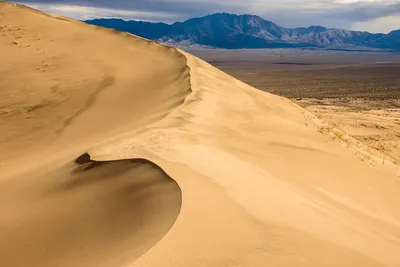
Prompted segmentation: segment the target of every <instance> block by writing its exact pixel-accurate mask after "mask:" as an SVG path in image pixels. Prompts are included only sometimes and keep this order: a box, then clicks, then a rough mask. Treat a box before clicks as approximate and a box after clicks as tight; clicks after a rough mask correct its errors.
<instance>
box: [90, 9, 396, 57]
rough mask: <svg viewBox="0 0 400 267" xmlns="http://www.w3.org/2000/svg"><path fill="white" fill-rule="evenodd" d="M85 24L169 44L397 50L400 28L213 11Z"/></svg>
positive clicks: (232, 47)
mask: <svg viewBox="0 0 400 267" xmlns="http://www.w3.org/2000/svg"><path fill="white" fill-rule="evenodd" d="M86 22H87V23H89V24H94V25H98V26H103V27H108V28H114V29H117V30H121V31H126V32H130V33H133V34H136V35H139V36H142V37H145V38H148V39H151V40H156V41H159V42H163V43H168V44H172V45H185V44H186V45H191V44H198V45H203V46H211V47H217V48H228V49H235V48H275V47H319V48H331V49H357V48H360V47H364V48H373V49H376V48H377V49H390V50H395V51H400V30H398V31H393V32H391V33H389V34H387V35H386V34H372V33H369V32H360V31H349V30H343V29H328V28H325V27H322V26H310V27H307V28H305V27H300V28H295V29H288V28H284V27H280V26H279V25H277V24H275V23H273V22H271V21H268V20H265V19H263V18H261V17H259V16H254V15H233V14H228V13H217V14H213V15H208V16H205V17H201V18H193V19H189V20H187V21H184V22H176V23H174V24H165V23H150V22H142V21H124V20H121V19H95V20H89V21H86Z"/></svg>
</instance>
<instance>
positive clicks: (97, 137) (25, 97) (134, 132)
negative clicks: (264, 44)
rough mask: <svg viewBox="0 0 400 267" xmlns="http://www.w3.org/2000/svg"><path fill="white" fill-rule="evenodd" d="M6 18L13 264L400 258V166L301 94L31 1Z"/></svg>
mask: <svg viewBox="0 0 400 267" xmlns="http://www.w3.org/2000/svg"><path fill="white" fill-rule="evenodd" d="M0 27H1V28H0V59H1V61H0V122H1V128H0V148H1V150H0V151H1V154H0V166H1V167H0V266H1V267H3V266H4V267H13V266H32V267H36V266H38V267H39V266H40V267H54V266H78V267H79V266H99V267H108V266H110V267H111V266H112V267H115V266H132V267H133V266H135V267H137V266H145V267H147V266H149V267H150V266H151V267H153V266H160V267H161V266H194V267H196V266H199V267H204V266H249V267H250V266H251V267H255V266H260V267H264V266H335V267H336V266H349V267H353V266H400V257H399V253H400V206H399V203H400V202H399V201H400V194H399V190H400V181H399V179H398V177H397V175H396V170H395V169H393V166H392V165H390V166H387V165H380V164H376V165H374V167H371V166H370V165H368V164H366V162H363V159H365V157H364V156H365V155H366V153H368V151H367V150H366V149H364V147H362V146H354V145H353V146H351V145H349V143H343V142H338V140H335V139H334V138H332V132H328V131H329V129H325V130H324V131H322V130H321V124H323V122H321V121H318V119H317V118H316V117H315V116H313V115H312V114H311V113H308V112H306V111H305V110H304V109H302V108H300V107H299V106H297V105H295V104H293V103H292V102H291V101H289V100H288V99H285V98H282V97H278V96H275V95H271V94H268V93H264V92H261V91H258V90H256V89H254V88H252V87H250V86H248V85H245V84H244V83H242V82H239V81H238V80H236V79H234V78H232V77H230V76H229V75H227V74H224V73H223V72H221V71H219V70H217V69H216V68H214V67H212V66H210V65H208V64H207V63H205V62H204V61H202V60H200V59H198V58H196V57H193V56H191V55H189V54H187V53H184V52H182V51H179V50H176V49H173V48H169V47H165V46H162V45H159V44H156V43H153V42H150V41H147V40H143V39H140V38H137V37H134V36H131V35H128V34H125V33H120V32H115V31H112V30H106V29H101V28H96V27H93V26H89V25H85V24H83V23H80V22H76V21H73V20H69V19H65V18H60V17H55V16H51V15H46V14H44V13H41V12H37V11H34V10H31V9H28V8H26V7H22V6H17V5H12V4H8V3H0ZM344 138H346V136H345V137H344ZM349 140H350V139H349ZM346 146H347V147H346ZM371 160H376V161H377V162H378V161H379V155H371Z"/></svg>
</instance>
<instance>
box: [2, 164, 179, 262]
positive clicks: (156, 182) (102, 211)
mask: <svg viewBox="0 0 400 267" xmlns="http://www.w3.org/2000/svg"><path fill="white" fill-rule="evenodd" d="M80 163H81V164H71V165H70V166H63V167H61V168H58V169H57V170H55V171H52V172H51V173H48V174H46V175H44V176H41V177H32V176H34V174H32V176H31V177H24V178H22V179H19V180H14V181H13V182H11V183H6V184H3V185H2V186H0V218H1V219H0V266H15V267H17V266H32V267H35V266H38V267H39V266H40V267H42V266H43V267H45V266H48V267H54V266H77V267H79V266H82V267H87V266H120V265H121V264H123V263H124V262H126V261H129V260H132V259H135V258H136V257H138V256H140V255H141V254H143V253H144V252H146V250H148V249H149V248H151V247H152V246H153V245H154V244H155V243H156V242H158V241H159V240H160V239H161V238H162V237H163V236H164V235H165V234H166V233H167V232H168V231H169V229H170V228H171V227H172V225H173V224H174V222H175V220H176V218H177V216H178V214H179V210H180V207H181V191H180V188H179V186H178V185H177V184H176V182H175V181H173V180H172V179H170V178H169V177H168V176H167V174H165V173H164V172H163V171H162V170H161V169H160V168H159V167H158V166H156V165H154V164H152V163H150V162H148V161H145V160H121V161H113V162H101V163H99V162H91V161H83V162H82V161H80ZM22 196H24V197H22Z"/></svg>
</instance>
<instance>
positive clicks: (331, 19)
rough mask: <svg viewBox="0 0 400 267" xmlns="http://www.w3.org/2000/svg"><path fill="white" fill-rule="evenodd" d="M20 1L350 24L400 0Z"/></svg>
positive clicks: (106, 13) (135, 15)
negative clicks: (218, 13) (219, 13)
mask: <svg viewBox="0 0 400 267" xmlns="http://www.w3.org/2000/svg"><path fill="white" fill-rule="evenodd" d="M23 3H25V4H28V5H32V6H33V7H36V8H38V9H42V10H44V11H49V12H53V13H59V14H61V15H65V16H72V17H75V18H78V19H87V18H93V17H97V16H98V17H121V18H123V19H139V20H148V21H163V22H175V21H182V20H185V19H188V18H192V17H199V16H204V15H207V14H212V13H216V12H229V13H235V14H244V13H247V14H256V15H260V16H262V17H264V18H265V19H269V20H271V21H274V22H276V23H277V24H279V25H281V26H285V27H296V26H307V25H324V26H327V27H332V28H333V27H335V28H337V27H338V28H351V26H352V25H353V24H355V23H357V22H365V21H373V20H375V19H379V18H382V17H388V16H397V17H398V16H400V0H375V1H373V0H319V1H318V0H279V1H276V0H247V1H243V0H203V1H200V0H186V1H185V0H131V1H128V0H114V1H107V0H96V1H91V0H25V1H23ZM54 6H57V9H56V8H54ZM61 6H66V7H67V6H71V7H72V6H74V7H76V6H78V7H97V8H101V10H100V9H99V10H95V9H93V10H90V11H89V10H88V9H86V10H83V9H81V10H77V9H75V11H74V10H73V9H72V8H70V9H69V10H66V8H64V9H63V8H62V7H61ZM86 11H87V12H86ZM130 11H131V13H129V12H130Z"/></svg>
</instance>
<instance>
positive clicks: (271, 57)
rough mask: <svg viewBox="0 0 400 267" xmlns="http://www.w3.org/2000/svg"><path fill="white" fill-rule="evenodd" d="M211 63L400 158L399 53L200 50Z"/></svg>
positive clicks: (393, 158)
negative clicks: (286, 98) (287, 99)
mask: <svg viewBox="0 0 400 267" xmlns="http://www.w3.org/2000/svg"><path fill="white" fill-rule="evenodd" d="M195 53H196V54H197V55H199V56H200V57H203V58H204V59H205V60H207V61H209V62H210V63H212V64H213V65H214V66H216V67H218V68H220V69H222V70H223V71H225V72H227V73H229V74H231V75H232V76H234V77H236V78H238V79H240V80H242V81H244V82H245V83H248V84H250V85H252V86H254V87H256V88H259V89H261V90H265V91H267V92H270V93H274V94H278V95H281V96H285V97H288V98H290V99H292V100H293V101H294V102H296V103H297V104H299V105H301V106H302V107H304V108H306V109H307V110H309V111H311V112H312V113H314V114H315V115H317V116H318V118H320V119H322V120H324V121H326V122H328V123H329V124H331V125H332V126H334V127H335V128H338V129H340V130H342V131H344V132H346V133H348V134H349V135H351V136H352V137H354V138H356V139H357V140H359V141H362V142H363V143H365V144H367V145H369V146H370V147H372V148H373V149H376V150H378V151H380V152H382V153H384V154H385V155H386V157H387V158H388V159H390V160H392V161H394V162H397V163H399V162H400V54H395V53H393V54H387V53H367V52H362V53H360V52H342V51H323V50H321V51H309V50H295V49H293V50H282V49H275V50H242V51H240V52H238V51H235V52H232V51H229V50H203V51H197V52H195Z"/></svg>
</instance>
